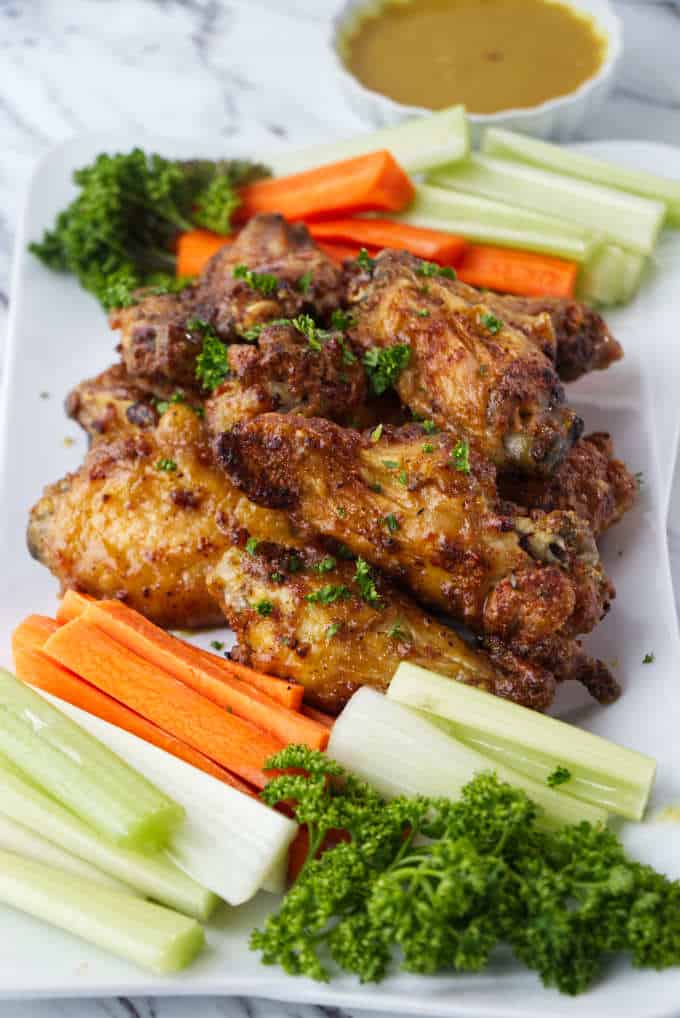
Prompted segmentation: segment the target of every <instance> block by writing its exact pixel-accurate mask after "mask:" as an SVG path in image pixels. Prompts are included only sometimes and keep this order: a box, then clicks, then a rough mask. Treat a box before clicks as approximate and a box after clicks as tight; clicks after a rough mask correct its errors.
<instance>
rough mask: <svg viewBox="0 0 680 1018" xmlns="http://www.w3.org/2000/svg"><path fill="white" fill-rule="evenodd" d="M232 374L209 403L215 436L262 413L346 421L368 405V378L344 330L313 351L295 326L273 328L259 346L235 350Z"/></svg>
mask: <svg viewBox="0 0 680 1018" xmlns="http://www.w3.org/2000/svg"><path fill="white" fill-rule="evenodd" d="M229 368H230V372H231V373H230V376H229V378H228V379H227V380H226V381H225V382H224V384H223V385H222V386H221V387H220V388H219V389H218V391H217V392H216V394H215V395H214V396H213V397H212V398H211V399H209V400H208V402H207V404H206V414H207V420H208V427H209V429H210V430H211V432H212V433H213V434H215V435H218V434H220V433H221V432H222V431H226V430H227V429H228V428H230V427H231V426H232V425H233V424H236V423H237V422H238V421H242V420H248V419H250V418H252V417H255V416H257V415H258V414H261V413H267V412H269V411H274V410H278V411H281V412H283V413H287V412H289V411H291V410H294V411H295V412H296V413H299V414H304V415H305V416H307V417H329V418H331V419H333V420H338V419H342V418H344V417H347V416H348V415H350V414H351V413H352V412H353V411H355V410H358V408H359V407H361V406H363V404H364V402H365V400H366V397H367V386H366V374H365V372H364V369H363V368H362V366H361V364H360V363H359V360H358V358H357V357H356V356H355V355H354V354H353V353H352V351H351V350H350V348H349V346H348V345H347V343H346V341H345V340H344V338H343V335H342V333H341V332H333V333H331V335H330V336H329V338H327V339H325V340H324V341H323V343H321V344H320V349H318V350H316V349H312V347H311V346H310V345H309V342H308V340H307V338H306V337H305V336H303V335H302V334H301V333H300V332H299V331H298V330H297V329H296V328H294V327H293V326H292V325H286V324H281V325H275V324H274V325H267V326H265V328H264V329H263V330H262V332H261V333H260V336H259V339H258V342H257V345H256V346H253V345H250V344H235V345H234V346H231V347H230V348H229Z"/></svg>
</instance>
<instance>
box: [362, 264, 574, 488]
mask: <svg viewBox="0 0 680 1018" xmlns="http://www.w3.org/2000/svg"><path fill="white" fill-rule="evenodd" d="M355 317H356V325H355V327H354V329H353V331H352V337H353V340H354V341H355V342H356V343H357V344H358V345H359V346H360V347H362V348H363V349H364V350H366V351H368V350H370V349H371V348H372V347H375V346H377V347H379V348H383V349H384V348H389V347H395V346H399V345H401V346H403V345H406V346H408V348H409V349H410V355H409V361H408V363H407V364H406V366H405V368H404V369H403V370H402V371H401V374H400V375H399V377H398V379H397V381H396V382H395V387H396V389H397V392H398V394H399V396H400V398H401V400H402V402H403V403H405V404H406V405H407V406H408V407H409V409H410V410H411V411H412V412H413V413H414V414H415V415H417V416H419V417H425V418H429V419H432V420H433V421H434V422H435V423H436V424H437V425H438V426H439V427H442V428H446V427H448V428H452V429H453V430H454V431H456V432H458V433H459V434H460V433H464V434H466V435H467V437H468V438H470V439H471V440H472V441H473V444H474V445H475V448H477V449H478V450H479V452H480V453H482V455H484V456H487V457H488V458H489V459H490V460H491V461H492V462H493V463H495V464H496V465H497V466H499V467H506V468H513V467H514V468H518V469H521V470H523V471H527V472H538V473H550V472H551V471H552V470H554V469H555V467H556V466H557V465H558V464H559V463H560V462H561V460H562V459H563V458H564V456H565V455H566V454H567V453H568V451H569V449H570V448H571V446H572V445H573V443H574V442H575V441H576V439H577V438H578V437H579V436H580V434H581V431H582V429H583V422H582V421H581V419H580V418H579V417H578V416H577V415H576V414H575V413H574V411H573V410H571V409H570V408H568V407H567V406H565V404H564V389H563V387H562V385H561V383H560V381H559V378H558V377H557V374H556V372H555V368H554V365H553V363H552V362H551V360H550V358H549V357H548V356H547V355H546V354H545V353H544V352H543V351H542V350H541V349H539V348H538V346H537V345H536V344H535V342H534V341H533V340H531V339H529V338H528V337H527V336H526V335H525V334H524V333H523V332H521V331H520V330H518V329H516V328H513V327H512V326H511V325H509V324H508V323H507V322H504V321H502V320H501V319H499V318H498V317H497V316H496V315H495V314H494V313H493V311H492V309H491V307H490V306H489V305H488V304H487V303H486V302H485V298H484V297H482V295H479V297H478V302H477V303H476V304H470V303H468V301H467V300H465V299H463V298H462V297H461V296H460V294H459V293H458V291H457V284H456V282H455V281H454V280H450V279H447V278H445V277H443V276H441V275H427V276H424V275H423V263H422V262H421V261H420V260H419V259H417V258H414V257H413V256H412V255H409V254H406V253H405V252H398V251H383V252H382V253H381V254H380V255H378V257H377V259H376V261H375V266H374V269H373V274H372V280H371V282H370V284H368V285H367V286H366V287H365V288H364V290H363V296H362V297H361V299H360V300H359V301H358V303H357V304H356V305H355Z"/></svg>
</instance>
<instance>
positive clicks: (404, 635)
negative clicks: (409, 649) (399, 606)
mask: <svg viewBox="0 0 680 1018" xmlns="http://www.w3.org/2000/svg"><path fill="white" fill-rule="evenodd" d="M387 635H388V636H389V638H390V640H410V638H411V634H410V633H409V632H408V631H407V630H406V629H404V627H403V626H402V624H401V622H400V621H399V619H397V621H396V622H395V623H394V625H392V626H390V628H389V629H388V630H387Z"/></svg>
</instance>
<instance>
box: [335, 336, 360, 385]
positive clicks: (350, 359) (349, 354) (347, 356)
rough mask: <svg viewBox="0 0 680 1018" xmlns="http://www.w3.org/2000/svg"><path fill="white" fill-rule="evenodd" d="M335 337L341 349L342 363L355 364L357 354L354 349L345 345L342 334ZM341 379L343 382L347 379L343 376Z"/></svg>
mask: <svg viewBox="0 0 680 1018" xmlns="http://www.w3.org/2000/svg"><path fill="white" fill-rule="evenodd" d="M336 338H337V340H338V343H339V344H340V349H341V350H342V363H343V364H356V362H357V356H356V354H355V353H354V351H353V350H352V348H351V347H350V346H348V345H347V343H346V342H345V340H344V338H343V337H342V336H337V337H336ZM342 380H343V382H344V381H347V379H346V378H344V377H343V379H342Z"/></svg>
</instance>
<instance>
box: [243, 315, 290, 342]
mask: <svg viewBox="0 0 680 1018" xmlns="http://www.w3.org/2000/svg"><path fill="white" fill-rule="evenodd" d="M292 324H293V322H292V319H290V318H272V320H271V321H270V322H258V323H257V325H252V326H251V327H250V328H249V329H246V330H245V331H244V332H241V333H239V335H240V337H241V339H245V340H247V341H248V342H252V341H253V340H255V339H259V338H260V335H261V333H262V330H263V329H268V328H269V326H270V325H292Z"/></svg>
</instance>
